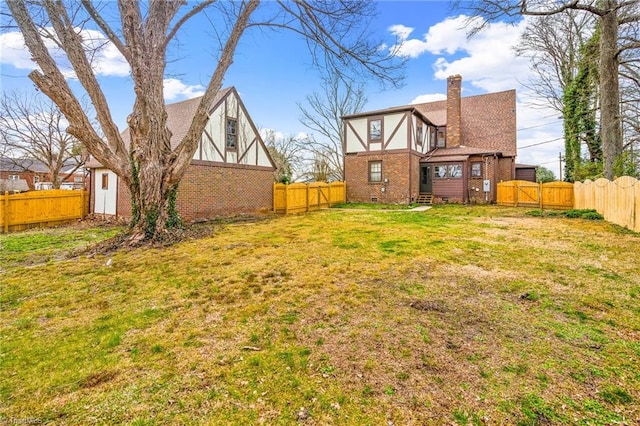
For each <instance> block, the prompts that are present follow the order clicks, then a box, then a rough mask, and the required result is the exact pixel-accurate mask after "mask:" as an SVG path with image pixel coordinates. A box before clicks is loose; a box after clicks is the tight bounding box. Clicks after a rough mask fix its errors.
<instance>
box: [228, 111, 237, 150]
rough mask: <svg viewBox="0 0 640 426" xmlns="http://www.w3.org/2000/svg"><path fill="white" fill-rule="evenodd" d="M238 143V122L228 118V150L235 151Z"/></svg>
mask: <svg viewBox="0 0 640 426" xmlns="http://www.w3.org/2000/svg"><path fill="white" fill-rule="evenodd" d="M237 143H238V120H236V119H235V118H229V117H227V149H229V150H235V149H236V146H237Z"/></svg>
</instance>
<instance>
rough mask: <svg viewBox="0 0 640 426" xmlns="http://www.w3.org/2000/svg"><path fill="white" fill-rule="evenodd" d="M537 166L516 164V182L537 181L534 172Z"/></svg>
mask: <svg viewBox="0 0 640 426" xmlns="http://www.w3.org/2000/svg"><path fill="white" fill-rule="evenodd" d="M537 171H538V166H530V165H528V164H516V177H515V179H516V180H528V181H529V182H535V181H537V178H536V172H537Z"/></svg>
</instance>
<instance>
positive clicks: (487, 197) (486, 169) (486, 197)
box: [482, 155, 489, 203]
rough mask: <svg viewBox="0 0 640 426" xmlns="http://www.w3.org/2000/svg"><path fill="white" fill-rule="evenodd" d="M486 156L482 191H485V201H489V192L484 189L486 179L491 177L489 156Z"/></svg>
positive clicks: (484, 156)
mask: <svg viewBox="0 0 640 426" xmlns="http://www.w3.org/2000/svg"><path fill="white" fill-rule="evenodd" d="M482 157H483V158H484V179H483V182H482V186H483V188H482V191H483V192H484V202H485V203H487V202H489V193H488V192H486V191H485V190H484V181H486V180H488V179H489V156H487V155H483V156H482Z"/></svg>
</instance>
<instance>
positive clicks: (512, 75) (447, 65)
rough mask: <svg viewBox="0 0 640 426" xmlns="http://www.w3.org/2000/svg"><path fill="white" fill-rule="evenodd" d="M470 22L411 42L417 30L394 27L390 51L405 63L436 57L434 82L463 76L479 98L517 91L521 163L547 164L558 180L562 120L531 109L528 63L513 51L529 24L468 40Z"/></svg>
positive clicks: (492, 29) (496, 28)
mask: <svg viewBox="0 0 640 426" xmlns="http://www.w3.org/2000/svg"><path fill="white" fill-rule="evenodd" d="M467 22H468V17H467V16H464V15H461V16H457V17H451V18H447V19H445V20H444V21H442V22H439V23H437V24H435V25H433V26H431V27H430V28H429V29H428V30H427V32H426V34H424V36H423V37H422V38H410V37H411V34H412V33H413V32H414V29H413V28H408V27H404V26H402V25H394V26H392V27H390V28H389V31H390V32H391V33H392V34H393V35H394V36H396V37H397V39H398V44H396V45H395V46H392V47H390V51H391V52H394V50H393V49H396V50H395V52H396V53H397V54H398V55H401V56H403V57H405V58H417V57H419V56H421V55H425V54H431V55H433V56H434V59H433V69H434V77H435V79H437V80H446V78H447V77H448V76H450V75H454V74H460V75H462V78H463V81H464V82H466V83H468V84H470V85H471V86H473V87H476V88H477V89H479V90H478V93H486V92H498V91H503V90H510V89H516V90H517V92H516V94H517V103H516V109H517V129H519V130H518V158H517V161H518V163H525V164H534V165H542V166H544V167H547V168H549V169H551V170H552V171H554V173H555V174H556V177H559V176H560V175H559V160H558V153H560V152H564V141H563V139H562V120H558V115H559V114H558V112H557V111H555V110H552V109H550V108H548V109H540V108H532V107H531V106H530V105H529V104H528V102H527V100H528V97H529V96H531V94H530V93H528V91H527V89H526V88H524V87H523V86H522V85H521V83H520V82H524V81H527V80H528V79H529V74H530V73H531V71H530V67H529V60H528V59H527V58H524V57H517V56H516V55H515V51H514V49H513V48H514V46H515V45H516V44H517V43H518V41H519V39H520V36H521V34H522V32H523V31H524V29H525V27H526V25H527V22H528V21H527V19H525V20H522V21H520V22H519V23H518V24H517V25H509V24H506V23H502V22H497V23H489V24H487V25H486V26H485V29H484V30H483V31H481V32H480V33H478V34H476V35H475V36H474V37H472V38H468V37H467V31H468V30H467V28H465V24H467ZM445 98H446V97H445V95H443V94H434V93H432V94H423V95H419V96H417V97H416V98H414V100H413V101H411V103H421V102H431V101H436V100H442V99H445ZM531 145H533V146H531Z"/></svg>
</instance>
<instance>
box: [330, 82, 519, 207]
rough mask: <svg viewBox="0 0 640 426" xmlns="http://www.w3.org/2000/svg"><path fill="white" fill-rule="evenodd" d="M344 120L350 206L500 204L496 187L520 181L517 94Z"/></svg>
mask: <svg viewBox="0 0 640 426" xmlns="http://www.w3.org/2000/svg"><path fill="white" fill-rule="evenodd" d="M461 88H462V77H460V76H459V75H454V76H451V77H449V78H448V79H447V99H446V100H443V101H436V102H428V103H423V104H414V105H406V106H400V107H394V108H388V109H384V110H378V111H369V112H363V113H358V114H352V115H347V116H344V117H342V119H343V123H344V141H345V142H344V144H345V150H344V151H345V159H344V171H345V181H346V182H347V201H350V202H376V201H377V202H385V203H403V204H407V203H411V202H416V201H418V200H431V199H434V200H435V201H448V202H465V203H466V202H494V201H495V200H496V184H497V183H498V182H500V181H506V180H512V179H513V178H514V176H515V157H516V95H515V90H509V91H505V92H497V93H488V94H484V95H477V96H469V97H462V96H461Z"/></svg>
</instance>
